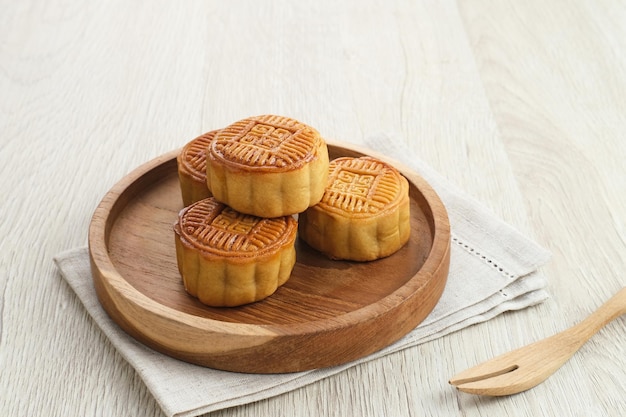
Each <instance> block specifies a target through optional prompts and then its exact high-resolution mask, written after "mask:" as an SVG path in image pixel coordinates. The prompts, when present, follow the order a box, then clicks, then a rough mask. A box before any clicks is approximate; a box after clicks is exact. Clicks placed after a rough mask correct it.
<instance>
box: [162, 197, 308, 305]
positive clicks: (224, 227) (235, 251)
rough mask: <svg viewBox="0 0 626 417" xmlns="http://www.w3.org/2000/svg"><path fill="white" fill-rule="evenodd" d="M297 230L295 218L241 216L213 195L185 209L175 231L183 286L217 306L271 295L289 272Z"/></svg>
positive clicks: (192, 293)
mask: <svg viewBox="0 0 626 417" xmlns="http://www.w3.org/2000/svg"><path fill="white" fill-rule="evenodd" d="M297 229H298V225H297V221H296V220H295V219H294V218H293V217H292V216H284V217H277V218H272V219H266V218H261V217H256V216H251V215H247V214H242V213H239V212H237V211H235V210H233V209H232V208H230V207H228V206H226V205H225V204H223V203H220V202H218V201H217V200H215V199H214V198H213V197H210V198H206V199H204V200H200V201H198V202H196V203H194V204H192V205H190V206H188V207H186V208H184V209H182V210H181V211H180V213H179V216H178V221H177V223H176V224H175V225H174V232H175V233H174V234H175V240H176V258H177V261H178V270H179V272H180V274H181V276H182V279H183V284H184V286H185V289H186V290H187V292H188V293H189V294H191V295H192V296H194V297H196V298H198V300H200V302H202V303H204V304H206V305H209V306H214V307H224V306H228V307H232V306H238V305H243V304H247V303H252V302H254V301H259V300H262V299H264V298H266V297H268V296H270V295H271V294H273V293H274V292H275V291H276V289H277V288H278V287H280V286H281V285H283V284H284V283H285V282H286V281H287V280H288V279H289V277H290V275H291V271H292V269H293V266H294V265H295V262H296V250H295V246H294V244H295V239H296V233H297Z"/></svg>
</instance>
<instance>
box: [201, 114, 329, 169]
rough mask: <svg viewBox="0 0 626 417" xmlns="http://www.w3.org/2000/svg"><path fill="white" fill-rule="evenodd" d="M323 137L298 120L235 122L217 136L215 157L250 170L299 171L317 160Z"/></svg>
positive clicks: (261, 118)
mask: <svg viewBox="0 0 626 417" xmlns="http://www.w3.org/2000/svg"><path fill="white" fill-rule="evenodd" d="M320 141H321V137H320V136H319V133H318V132H317V131H316V130H315V129H313V128H312V127H310V126H307V125H305V124H303V123H300V122H298V121H296V120H294V119H291V118H288V117H283V116H274V115H266V116H259V117H252V118H249V119H244V120H241V121H239V122H235V123H233V124H232V125H230V126H228V127H226V128H224V129H222V130H221V131H220V132H219V134H218V135H216V137H215V141H214V144H213V146H212V147H211V152H212V154H213V156H214V157H215V158H220V159H223V160H224V161H229V162H230V163H233V164H236V165H241V166H245V167H246V168H248V169H277V168H278V169H296V168H298V167H300V166H302V165H303V164H305V163H307V162H309V161H311V159H313V158H315V156H316V151H317V149H318V147H319V143H320Z"/></svg>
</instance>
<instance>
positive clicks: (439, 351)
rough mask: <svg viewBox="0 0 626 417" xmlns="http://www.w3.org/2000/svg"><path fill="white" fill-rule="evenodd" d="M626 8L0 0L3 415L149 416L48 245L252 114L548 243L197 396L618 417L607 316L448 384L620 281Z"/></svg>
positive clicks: (614, 336)
mask: <svg viewBox="0 0 626 417" xmlns="http://www.w3.org/2000/svg"><path fill="white" fill-rule="evenodd" d="M624 22H626V5H625V4H624V3H623V2H620V1H617V0H606V1H591V0H574V1H565V0H556V1H549V2H547V1H539V0H531V1H512V0H509V1H501V2H498V1H493V0H468V1H456V2H455V1H453V0H444V1H441V2H436V1H429V0H417V1H409V0H397V1H393V2H383V1H376V0H365V1H359V2H357V1H352V2H332V1H318V2H290V1H286V0H280V1H275V2H255V1H252V0H237V1H232V2H218V1H188V2H183V3H178V2H165V1H156V2H140V1H131V2H124V1H119V0H117V1H112V2H79V1H76V0H65V1H57V0H53V1H42V0H26V1H19V2H18V1H10V0H0V178H2V181H1V182H0V192H1V193H2V198H1V199H0V214H1V215H2V221H0V236H2V238H0V415H17V416H22V415H24V416H25V415H29V416H33V415H82V416H96V415H110V416H127V415H134V416H161V415H162V412H161V410H160V408H159V406H158V404H157V403H156V401H155V400H154V398H153V397H152V396H151V394H150V393H149V392H148V390H147V389H146V387H145V385H144V384H143V382H142V381H141V379H140V378H139V377H138V375H137V374H136V373H135V371H134V370H133V369H132V368H131V367H130V366H129V365H128V364H127V363H126V362H125V361H124V359H123V358H122V357H121V356H120V355H119V354H118V353H116V351H115V349H114V348H113V347H112V345H111V344H110V343H109V342H108V341H107V339H106V338H105V337H104V335H103V334H102V333H101V332H100V330H99V329H98V328H97V326H95V324H94V323H93V321H92V320H91V319H90V318H89V317H88V315H87V314H86V312H85V311H84V309H83V307H82V305H81V304H80V302H79V301H78V299H77V298H76V297H75V296H74V295H73V293H72V292H71V290H70V289H69V287H68V286H67V285H66V284H65V283H64V282H63V280H62V279H61V278H60V277H59V275H58V272H57V269H56V267H55V266H54V264H53V261H52V257H53V256H54V255H56V254H57V253H59V252H61V251H64V250H66V249H69V248H73V247H76V246H81V245H85V244H86V243H87V229H88V225H89V222H90V219H91V215H92V213H93V211H94V209H95V208H96V206H97V204H98V203H99V201H100V199H101V198H102V196H103V195H104V194H105V193H106V192H107V191H108V190H109V189H110V188H111V186H112V185H113V184H114V183H115V182H117V181H118V180H119V179H120V178H122V177H123V176H124V175H125V174H127V173H128V172H130V171H131V170H132V169H133V168H135V167H136V166H138V165H140V164H142V163H144V162H146V161H148V160H150V159H152V158H154V157H156V156H158V155H161V154H163V153H165V152H167V151H170V150H172V149H175V148H178V147H180V146H182V145H183V144H184V143H186V142H187V141H188V140H191V139H192V138H194V137H196V136H197V135H199V134H201V133H203V132H206V131H209V130H212V129H215V128H218V127H220V126H224V125H226V124H228V123H231V122H232V121H234V120H238V119H240V118H243V117H247V116H250V115H256V114H263V113H277V114H285V115H289V116H291V117H294V118H297V119H301V120H303V121H306V122H307V123H309V124H311V125H313V126H315V127H317V128H318V130H320V132H323V134H325V135H326V136H328V137H329V138H331V139H335V140H340V141H348V142H354V143H362V142H363V141H364V139H365V138H366V137H368V136H369V135H371V134H375V133H379V132H384V133H387V134H389V135H390V136H391V137H392V138H394V140H403V141H405V142H406V143H407V144H408V145H409V146H410V147H411V148H412V149H413V150H415V152H416V154H417V155H418V156H419V157H420V158H421V159H423V160H425V161H427V162H428V163H429V164H430V165H431V166H432V167H433V168H435V169H436V170H437V171H439V172H440V173H442V174H443V175H444V176H446V177H447V178H448V179H450V180H451V181H452V182H454V183H456V184H458V185H459V186H460V187H461V188H462V189H464V190H465V191H466V192H467V193H468V194H470V195H472V196H474V197H475V198H476V199H477V200H479V201H480V202H482V203H483V204H485V205H486V206H487V207H488V208H490V209H491V210H492V211H493V212H494V213H495V214H496V215H498V216H499V217H501V218H502V219H504V220H505V221H507V222H509V223H511V224H512V225H514V226H515V227H517V228H518V229H520V230H521V231H523V232H524V233H526V234H527V235H529V236H531V237H533V238H535V239H536V240H537V241H538V242H539V243H541V244H542V245H543V246H545V247H547V248H548V249H550V250H551V251H552V253H553V257H552V260H551V261H550V263H549V264H548V265H547V266H545V267H544V268H542V272H543V273H544V274H545V275H546V277H547V278H548V280H549V288H548V290H549V292H550V293H551V295H552V297H551V298H550V299H549V300H548V301H546V302H545V303H543V304H541V305H539V306H537V307H533V308H530V309H527V310H524V311H519V312H515V313H511V314H505V315H502V316H499V317H496V318H495V319H493V320H490V321H489V322H487V323H484V324H480V325H477V326H472V327H469V328H467V329H464V330H462V331H460V332H457V333H454V334H451V335H449V336H446V337H443V338H441V339H437V340H435V341H432V342H429V343H426V344H423V345H420V346H417V347H415V348H411V349H408V350H406V351H403V352H400V353H397V354H393V355H390V356H387V357H385V358H383V359H380V360H377V361H373V362H369V363H366V364H363V365H359V366H357V367H354V368H351V369H349V370H347V371H345V372H341V373H339V374H337V375H335V376H333V377H330V378H327V379H324V380H322V381H320V382H317V383H315V384H312V385H309V386H306V387H304V388H301V389H298V390H296V391H294V392H290V393H287V394H284V395H280V396H278V397H274V398H270V399H268V400H263V401H259V402H255V403H252V404H249V405H246V406H241V407H237V408H233V409H227V410H223V411H219V412H216V413H214V414H213V415H215V416H247V415H256V416H274V415H280V414H285V415H293V416H309V415H310V416H313V415H315V416H319V415H337V416H340V415H361V416H379V415H390V416H392V415H405V416H413V415H414V416H417V415H430V416H481V415H498V416H516V417H517V416H519V417H522V416H524V417H526V416H538V415H546V416H552V415H584V416H623V415H625V414H626V400H625V399H624V395H623V393H624V392H626V373H625V371H624V369H626V354H625V353H624V341H625V340H626V339H625V337H626V322H625V321H624V320H623V318H622V319H618V320H616V321H615V322H613V323H612V324H610V325H609V326H607V327H606V328H605V329H603V330H602V331H600V332H599V333H598V334H597V335H596V336H594V337H593V338H592V339H591V340H590V341H589V343H587V344H586V345H585V346H584V347H583V348H582V349H581V351H580V352H579V353H578V354H577V355H575V356H574V357H573V358H572V359H571V360H570V361H569V362H568V363H567V364H566V366H564V367H563V368H562V369H561V370H559V372H558V373H557V374H556V375H554V376H553V377H552V378H550V379H549V380H548V381H546V382H544V383H543V384H542V385H540V386H538V387H536V388H535V389H533V390H530V391H528V392H526V393H523V394H520V395H515V396H511V397H504V398H501V399H498V400H495V401H494V400H493V399H489V398H482V397H476V396H471V395H467V394H463V393H459V392H457V391H455V390H454V389H452V388H451V387H450V386H449V385H448V383H447V381H448V378H450V377H451V376H452V375H454V374H455V373H457V372H458V371H460V370H462V369H465V368H467V367H469V366H471V365H474V364H476V363H478V362H481V361H483V360H486V359H489V358H491V357H492V356H494V355H496V354H499V353H503V352H505V351H508V350H510V349H512V348H515V347H519V346H522V345H524V344H527V343H529V342H532V341H535V340H537V339H539V338H542V337H545V336H548V335H551V334H553V333H555V332H557V331H560V330H563V329H565V328H567V327H569V326H571V325H572V324H574V323H576V322H577V321H579V320H580V319H582V318H583V317H584V316H586V315H587V314H588V313H590V312H591V311H592V310H593V309H594V308H596V307H597V306H598V305H600V304H601V303H602V302H603V301H604V300H606V299H608V298H609V296H610V295H612V294H614V293H615V292H616V291H617V290H618V289H619V288H621V287H622V286H623V285H624V284H625V283H626V281H625V280H624V265H626V168H624V159H625V158H626V140H625V139H624V137H623V136H624V134H623V132H625V131H626V25H624Z"/></svg>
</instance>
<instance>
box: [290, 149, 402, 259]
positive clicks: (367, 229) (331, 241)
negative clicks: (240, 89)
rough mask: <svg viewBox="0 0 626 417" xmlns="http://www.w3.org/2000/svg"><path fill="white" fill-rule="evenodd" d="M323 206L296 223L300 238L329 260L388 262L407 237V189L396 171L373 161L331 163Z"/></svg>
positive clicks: (305, 214)
mask: <svg viewBox="0 0 626 417" xmlns="http://www.w3.org/2000/svg"><path fill="white" fill-rule="evenodd" d="M329 172H330V174H329V177H328V185H327V187H326V191H325V193H324V196H323V198H322V201H321V202H320V203H319V204H317V205H315V206H313V207H310V208H309V209H307V210H306V211H305V212H304V213H301V214H300V216H299V218H298V225H299V226H298V227H299V235H300V238H301V239H303V240H304V241H305V242H307V243H308V244H309V245H310V246H311V247H313V248H315V249H317V250H319V251H320V252H322V253H324V254H326V255H327V256H329V257H330V258H332V259H346V260H353V261H372V260H375V259H379V258H383V257H385V256H389V255H391V254H393V253H394V252H396V251H397V250H398V249H400V248H401V247H402V246H403V245H404V244H405V243H407V241H408V240H409V237H410V234H411V224H410V223H411V222H410V208H409V206H410V202H409V185H408V181H407V180H406V178H404V177H403V176H402V175H401V174H400V173H399V172H398V171H397V170H396V169H395V168H394V167H392V166H391V165H389V164H386V163H384V162H382V161H379V160H377V159H375V158H371V157H361V158H350V157H343V158H338V159H335V160H333V161H331V162H330V168H329Z"/></svg>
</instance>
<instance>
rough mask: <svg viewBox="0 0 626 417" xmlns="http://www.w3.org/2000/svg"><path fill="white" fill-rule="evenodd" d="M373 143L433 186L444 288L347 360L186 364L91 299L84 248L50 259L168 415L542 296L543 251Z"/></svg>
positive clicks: (201, 408) (404, 154) (393, 145)
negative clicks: (295, 367) (428, 307)
mask: <svg viewBox="0 0 626 417" xmlns="http://www.w3.org/2000/svg"><path fill="white" fill-rule="evenodd" d="M366 144H367V145H368V146H369V147H370V148H371V149H373V150H375V151H377V152H379V153H381V154H384V155H387V156H389V157H392V158H394V159H396V160H398V161H400V162H402V163H403V164H405V165H406V166H408V167H410V168H412V169H413V170H415V171H416V172H417V173H419V174H420V175H422V177H424V178H425V179H426V180H427V181H428V182H429V183H430V184H431V186H432V187H433V188H434V189H435V191H437V193H438V194H439V196H440V197H441V199H442V201H443V202H444V204H445V206H446V208H447V210H448V214H449V217H450V226H451V231H452V249H451V260H450V273H449V277H448V282H447V285H446V288H445V290H444V293H443V295H442V297H441V299H440V301H439V303H438V304H437V306H436V307H435V309H434V310H433V311H432V313H431V314H430V315H429V316H428V317H427V318H426V320H424V322H423V323H422V324H420V325H419V326H418V327H417V328H416V329H414V330H413V331H411V332H410V333H409V334H408V335H406V336H405V337H404V338H403V339H401V340H399V341H398V342H396V343H395V344H393V345H391V346H388V347H387V348H385V349H383V350H381V351H379V352H376V353H374V354H372V355H370V356H367V357H365V358H362V359H360V360H357V361H355V362H352V363H348V364H344V365H340V366H336V367H332V368H324V369H317V370H313V371H307V372H300V373H291V374H277V375H258V374H242V373H232V372H225V371H219V370H214V369H209V368H204V367H201V366H196V365H191V364H188V363H185V362H181V361H179V360H176V359H173V358H170V357H168V356H165V355H163V354H160V353H158V352H156V351H153V350H152V349H150V348H148V347H146V346H144V345H142V344H141V343H139V342H137V341H136V340H135V339H133V338H132V337H130V336H128V335H127V334H126V333H125V332H124V331H122V330H121V329H120V328H119V327H118V326H117V325H116V324H115V323H114V322H113V321H112V320H111V319H110V318H109V317H108V316H107V314H106V312H105V311H104V310H103V309H102V307H101V306H100V303H99V302H98V299H97V296H96V293H95V290H94V287H93V283H92V278H91V270H90V264H89V253H88V250H87V248H84V247H83V248H78V249H73V250H69V251H67V252H64V253H61V254H59V255H57V256H56V257H55V262H56V264H57V266H58V268H59V269H60V271H61V275H62V276H63V277H64V278H65V280H66V281H67V282H68V283H69V285H70V287H71V288H72V289H73V290H74V292H75V293H76V294H77V295H78V297H79V299H80V300H81V301H82V303H83V304H84V306H85V308H86V310H87V311H88V313H89V314H90V315H91V316H92V317H93V319H94V321H95V322H96V324H97V325H98V326H99V327H100V328H101V329H102V331H103V332H104V333H105V334H106V336H107V337H108V338H109V340H110V341H111V343H112V344H113V345H114V346H115V347H116V349H117V350H118V351H119V352H120V354H121V355H122V356H123V357H124V358H125V359H126V360H127V361H128V362H129V363H130V364H131V365H132V366H133V367H134V369H135V370H136V371H137V373H138V374H139V375H140V376H141V378H142V379H143V380H144V382H145V384H146V386H147V387H148V389H149V390H150V391H151V393H152V394H153V395H154V397H155V398H156V400H157V401H158V403H159V404H160V406H161V408H162V409H163V411H164V413H165V414H166V415H168V416H197V415H200V414H204V413H207V412H211V411H215V410H219V409H223V408H227V407H232V406H236V405H241V404H246V403H250V402H253V401H258V400H261V399H265V398H269V397H272V396H275V395H278V394H282V393H285V392H288V391H291V390H294V389H296V388H300V387H302V386H304V385H307V384H310V383H312V382H315V381H318V380H320V379H322V378H325V377H328V376H330V375H333V374H336V373H338V372H341V371H342V370H344V369H347V368H349V367H351V366H354V365H356V364H358V363H362V362H366V361H370V360H374V359H376V358H380V357H382V356H384V355H387V354H389V353H392V352H396V351H399V350H401V349H405V348H409V347H411V346H415V345H417V344H419V343H424V342H426V341H429V340H433V339H435V338H438V337H442V336H444V335H446V334H449V333H451V332H454V331H457V330H459V329H462V328H464V327H467V326H470V325H472V324H476V323H480V322H483V321H486V320H489V319H490V318H492V317H494V316H496V315H498V314H500V313H502V312H504V311H507V310H517V309H522V308H525V307H528V306H531V305H534V304H537V303H540V302H542V301H543V300H545V299H546V298H547V297H548V294H547V292H546V291H545V289H544V288H545V286H546V284H547V282H546V280H545V278H544V277H543V276H542V275H541V274H540V273H539V272H537V268H539V267H540V266H541V265H543V264H544V263H545V262H547V260H548V259H549V256H550V255H549V253H548V252H547V251H546V250H544V249H543V248H541V247H540V246H538V245H537V244H536V243H534V242H533V241H531V240H529V239H528V238H526V237H524V236H523V235H522V234H520V233H519V232H518V231H516V230H515V229H513V228H512V227H510V226H509V225H507V224H505V223H504V222H502V221H501V220H499V219H497V218H495V217H494V216H493V214H491V213H489V212H488V211H487V210H486V209H485V208H484V207H482V206H481V205H480V204H479V203H477V202H476V201H474V200H473V199H471V198H469V197H467V196H466V195H464V194H463V193H462V192H461V191H460V190H459V189H458V188H457V187H455V186H453V185H451V184H450V183H449V182H447V181H446V180H445V179H444V178H443V177H442V176H441V175H439V174H438V173H436V172H434V171H433V170H432V169H431V168H429V167H428V166H427V165H426V164H425V163H423V162H422V161H420V160H418V159H417V158H415V157H413V156H412V155H411V152H410V151H408V150H407V149H405V148H404V147H403V146H402V145H401V144H399V143H398V141H393V140H389V138H386V137H385V136H384V135H379V136H376V137H372V138H368V139H367V140H366Z"/></svg>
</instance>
